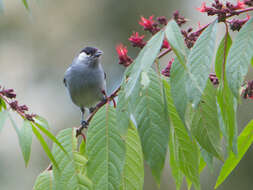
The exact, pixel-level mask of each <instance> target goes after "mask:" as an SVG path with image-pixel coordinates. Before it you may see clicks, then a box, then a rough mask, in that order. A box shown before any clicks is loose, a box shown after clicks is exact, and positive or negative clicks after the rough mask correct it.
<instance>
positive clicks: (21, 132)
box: [8, 112, 32, 166]
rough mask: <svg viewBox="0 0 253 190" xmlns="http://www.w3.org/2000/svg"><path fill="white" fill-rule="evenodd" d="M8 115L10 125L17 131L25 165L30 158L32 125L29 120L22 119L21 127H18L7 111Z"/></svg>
mask: <svg viewBox="0 0 253 190" xmlns="http://www.w3.org/2000/svg"><path fill="white" fill-rule="evenodd" d="M8 115H9V118H10V121H11V123H12V126H13V128H14V129H15V131H16V133H17V136H18V140H19V146H20V148H21V151H22V155H23V158H24V161H25V165H26V166H27V164H28V162H29V159H30V153H31V145H32V125H31V124H30V122H29V121H27V120H24V123H23V126H22V128H21V129H19V128H18V127H17V125H16V123H15V121H14V120H13V119H12V117H11V115H10V114H9V112H8Z"/></svg>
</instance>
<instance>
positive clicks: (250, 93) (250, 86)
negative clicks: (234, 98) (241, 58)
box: [242, 80, 253, 99]
mask: <svg viewBox="0 0 253 190" xmlns="http://www.w3.org/2000/svg"><path fill="white" fill-rule="evenodd" d="M242 96H243V98H245V99H247V98H249V99H253V80H252V81H248V82H247V84H246V87H245V88H244V89H243V91H242Z"/></svg>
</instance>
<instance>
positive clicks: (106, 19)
mask: <svg viewBox="0 0 253 190" xmlns="http://www.w3.org/2000/svg"><path fill="white" fill-rule="evenodd" d="M28 3H29V5H30V8H31V13H30V14H29V13H28V12H27V11H26V10H25V8H24V6H23V4H22V2H21V1H20V0H12V1H10V0H8V1H7V0H4V1H3V5H4V13H3V14H2V15H0V71H1V72H0V85H3V86H4V87H6V88H14V89H15V91H16V92H17V94H18V97H17V98H18V100H19V101H20V103H21V104H27V105H28V106H29V108H30V110H31V111H32V112H34V113H37V114H39V115H41V116H43V117H45V118H46V119H47V120H48V122H49V124H50V126H51V130H52V131H53V132H54V133H56V132H57V131H59V130H60V129H63V128H67V127H73V126H78V124H79V121H80V113H79V109H78V108H77V107H75V106H74V105H73V104H72V103H71V101H70V99H69V97H68V96H67V93H66V91H65V88H64V85H63V83H62V79H63V75H64V72H65V70H66V69H67V67H68V66H69V64H71V62H72V59H73V57H74V56H75V55H76V54H77V52H78V51H79V50H80V49H82V48H83V47H84V46H87V45H92V46H96V47H98V48H100V49H102V50H103V51H104V56H103V66H104V69H105V71H106V73H107V84H108V92H111V91H112V90H113V89H115V88H116V87H117V85H118V84H119V82H120V79H121V76H122V73H123V71H124V68H123V67H122V66H120V65H118V64H117V54H116V51H115V45H116V44H118V43H120V42H123V43H125V44H126V45H130V44H129V42H128V40H127V39H128V37H129V36H130V35H131V34H132V32H133V31H140V32H141V27H140V26H139V25H138V20H139V18H140V16H141V15H143V16H145V17H148V16H150V15H153V14H154V15H155V16H162V15H164V16H167V17H170V16H171V15H172V13H173V11H174V10H179V11H180V12H181V13H182V14H183V15H184V16H185V17H186V18H189V23H188V25H193V26H194V27H195V28H197V23H198V22H200V24H205V23H206V22H208V21H210V20H212V19H213V18H209V17H206V16H204V15H203V14H200V13H199V12H197V11H196V7H200V5H201V1H200V0H195V1H193V0H192V1H189V0H177V1H172V0H159V1H154V0H139V1H136V0H124V1H123V0H122V1H119V0H105V1H101V0H72V1H70V0H54V1H50V0H34V1H32V0H30V1H28ZM222 31H223V26H222V25H221V26H220V28H219V34H220V35H219V36H218V40H219V39H221V38H222ZM136 53H137V50H136V49H134V48H129V54H130V55H131V56H135V55H136ZM162 62H163V65H165V64H166V63H167V60H166V59H163V60H162ZM250 75H251V77H250ZM249 78H251V79H253V74H252V70H251V71H250V74H249ZM252 110H253V103H252V101H249V100H242V102H241V104H240V105H239V110H238V118H239V119H238V123H239V126H240V131H241V129H242V127H243V126H245V125H246V124H247V123H248V121H249V120H250V119H252V118H253V117H252V116H253V114H252V113H253V111H252ZM17 120H18V119H17ZM17 122H18V123H19V121H17ZM252 160H253V150H252V148H250V150H249V151H248V153H247V154H246V156H245V157H244V158H243V160H242V161H241V163H240V164H239V166H238V167H237V168H236V169H235V170H234V171H233V173H232V174H231V175H230V177H229V178H228V179H227V180H226V181H225V183H224V184H223V185H221V186H220V188H218V189H219V190H237V189H241V190H250V189H252V186H253V172H252V171H253V163H252ZM48 164H49V160H48V158H47V156H46V155H45V153H44V152H43V150H42V148H41V146H40V145H39V143H38V142H37V141H36V139H35V138H34V141H33V145H32V154H31V161H30V163H29V166H28V168H25V166H24V161H23V158H22V155H21V151H20V149H19V145H18V141H17V136H16V134H15V132H14V130H13V128H12V127H11V125H10V123H9V122H7V123H6V125H5V126H4V128H3V130H2V131H1V133H0V190H16V189H19V190H29V189H32V186H33V184H34V181H35V179H36V176H37V175H38V174H39V173H40V172H41V171H43V170H44V169H45V168H46V167H47V166H48ZM220 164H221V163H218V162H217V164H216V168H215V170H214V171H213V173H211V172H210V171H209V170H207V169H205V170H204V172H203V173H202V175H201V183H202V189H203V190H211V189H213V186H214V184H215V180H216V177H217V176H218V172H219V168H220ZM144 189H145V190H156V189H157V187H156V185H155V183H154V180H153V178H152V176H151V173H150V171H149V169H148V168H147V169H146V175H145V185H144ZM160 189H161V190H165V189H166V190H167V189H171V190H174V189H175V184H174V182H173V180H172V177H171V173H170V170H169V165H168V162H167V163H166V166H165V169H164V173H163V176H162V180H161V188H160ZM183 189H186V185H185V184H184V185H183Z"/></svg>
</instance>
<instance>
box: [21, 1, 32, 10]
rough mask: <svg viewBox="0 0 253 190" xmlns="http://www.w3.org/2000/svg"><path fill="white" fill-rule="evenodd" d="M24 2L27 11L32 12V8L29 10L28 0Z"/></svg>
mask: <svg viewBox="0 0 253 190" xmlns="http://www.w3.org/2000/svg"><path fill="white" fill-rule="evenodd" d="M22 2H23V5H24V6H25V8H26V10H27V11H30V8H29V5H28V2H27V0H22Z"/></svg>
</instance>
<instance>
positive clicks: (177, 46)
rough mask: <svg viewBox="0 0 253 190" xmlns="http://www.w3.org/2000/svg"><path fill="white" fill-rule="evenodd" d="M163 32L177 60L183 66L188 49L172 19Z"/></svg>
mask: <svg viewBox="0 0 253 190" xmlns="http://www.w3.org/2000/svg"><path fill="white" fill-rule="evenodd" d="M165 34H166V36H167V39H168V41H169V44H170V46H171V48H172V49H173V51H174V53H175V54H176V56H177V57H178V60H179V62H180V63H181V64H182V65H183V66H185V63H186V57H187V51H188V49H187V48H186V46H185V43H184V38H183V36H182V33H181V29H180V28H179V26H178V25H177V23H176V22H175V21H174V20H171V21H170V22H169V23H168V24H167V26H166V29H165Z"/></svg>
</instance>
